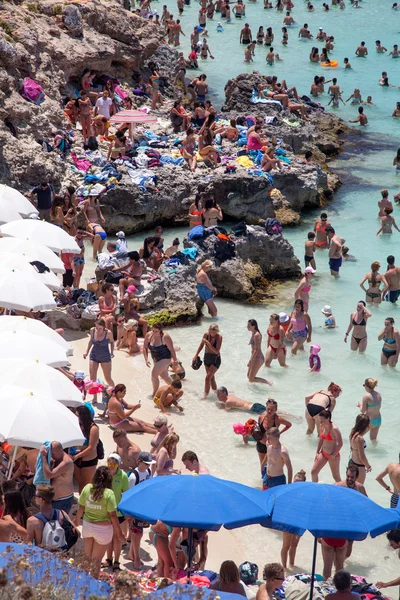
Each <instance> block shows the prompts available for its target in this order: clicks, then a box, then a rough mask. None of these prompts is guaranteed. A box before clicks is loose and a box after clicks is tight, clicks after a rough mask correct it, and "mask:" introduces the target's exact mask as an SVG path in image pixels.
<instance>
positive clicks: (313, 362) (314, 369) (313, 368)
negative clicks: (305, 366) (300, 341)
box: [308, 344, 321, 373]
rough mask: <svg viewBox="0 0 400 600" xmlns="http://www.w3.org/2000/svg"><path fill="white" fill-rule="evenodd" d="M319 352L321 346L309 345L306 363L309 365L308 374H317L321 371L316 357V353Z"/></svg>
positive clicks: (318, 358)
mask: <svg viewBox="0 0 400 600" xmlns="http://www.w3.org/2000/svg"><path fill="white" fill-rule="evenodd" d="M320 350H321V346H318V344H311V346H310V356H309V358H308V362H309V365H310V373H319V372H320V370H321V359H320V357H319V356H318V352H319V351H320Z"/></svg>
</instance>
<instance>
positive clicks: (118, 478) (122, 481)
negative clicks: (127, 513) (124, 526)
mask: <svg viewBox="0 0 400 600" xmlns="http://www.w3.org/2000/svg"><path fill="white" fill-rule="evenodd" d="M112 489H113V492H114V495H115V502H116V504H117V506H118V504H119V503H120V502H121V498H122V494H123V492H126V490H128V489H129V480H128V475H127V474H126V473H125V471H122V470H121V469H118V471H117V472H116V473H115V475H114V477H113V480H112ZM117 516H118V517H122V513H120V512H119V510H117Z"/></svg>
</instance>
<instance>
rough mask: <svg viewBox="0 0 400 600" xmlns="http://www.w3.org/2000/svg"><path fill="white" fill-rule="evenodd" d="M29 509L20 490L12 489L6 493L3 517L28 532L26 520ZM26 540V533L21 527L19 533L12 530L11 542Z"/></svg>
mask: <svg viewBox="0 0 400 600" xmlns="http://www.w3.org/2000/svg"><path fill="white" fill-rule="evenodd" d="M28 517H29V515H28V511H27V510H26V506H25V502H24V498H23V496H22V494H21V492H20V491H18V490H12V491H10V492H6V493H5V494H4V511H3V519H4V521H9V522H11V523H12V524H14V525H17V526H19V527H20V528H23V529H24V530H25V534H27V532H26V522H27V520H28ZM25 540H26V535H24V534H23V532H22V531H21V530H20V529H19V530H18V534H16V533H14V532H11V535H10V542H14V543H17V544H19V543H24V542H25Z"/></svg>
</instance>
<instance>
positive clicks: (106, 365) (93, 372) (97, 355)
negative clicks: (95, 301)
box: [83, 319, 114, 404]
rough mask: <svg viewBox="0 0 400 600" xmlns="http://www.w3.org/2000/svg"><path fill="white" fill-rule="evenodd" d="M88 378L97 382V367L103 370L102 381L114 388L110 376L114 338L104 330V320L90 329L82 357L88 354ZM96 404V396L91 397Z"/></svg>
mask: <svg viewBox="0 0 400 600" xmlns="http://www.w3.org/2000/svg"><path fill="white" fill-rule="evenodd" d="M90 349H91V352H90V356H89V377H90V379H91V381H97V372H98V370H99V365H101V368H102V370H103V375H104V379H105V380H106V383H107V384H108V385H110V386H112V387H114V381H113V380H112V376H111V360H112V359H113V358H114V338H113V335H112V333H111V331H109V330H108V329H107V328H106V323H105V321H104V319H99V320H98V321H97V322H96V325H95V326H94V327H92V328H91V330H90V336H89V342H88V347H87V350H86V352H85V354H84V355H83V358H85V359H86V357H87V355H88V354H89V350H90ZM96 402H97V394H94V395H93V404H96Z"/></svg>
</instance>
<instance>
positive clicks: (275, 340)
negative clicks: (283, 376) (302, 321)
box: [265, 313, 288, 367]
mask: <svg viewBox="0 0 400 600" xmlns="http://www.w3.org/2000/svg"><path fill="white" fill-rule="evenodd" d="M267 335H268V346H267V350H266V352H265V366H266V367H270V366H271V363H272V361H273V360H275V359H276V360H277V361H278V362H279V364H280V366H281V367H287V366H288V365H287V364H286V346H285V344H284V339H285V330H284V329H283V327H282V325H281V324H280V321H279V315H277V314H275V313H274V314H273V315H271V316H270V318H269V327H268V330H267Z"/></svg>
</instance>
